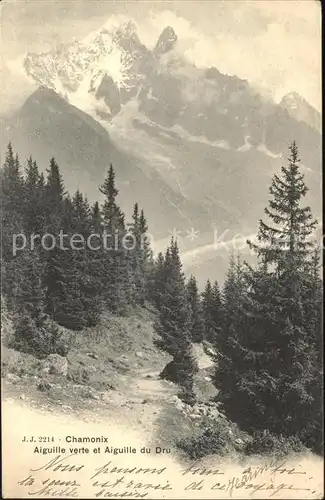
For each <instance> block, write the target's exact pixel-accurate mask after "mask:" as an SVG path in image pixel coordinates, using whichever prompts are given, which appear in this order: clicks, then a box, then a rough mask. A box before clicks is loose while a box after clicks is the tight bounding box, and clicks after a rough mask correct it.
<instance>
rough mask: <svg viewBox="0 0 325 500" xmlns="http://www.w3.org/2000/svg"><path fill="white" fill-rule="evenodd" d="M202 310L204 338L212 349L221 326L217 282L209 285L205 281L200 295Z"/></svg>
mask: <svg viewBox="0 0 325 500" xmlns="http://www.w3.org/2000/svg"><path fill="white" fill-rule="evenodd" d="M202 308H203V318H204V338H205V340H207V341H208V342H210V343H211V344H212V345H213V346H214V347H215V346H216V344H217V337H218V335H219V332H220V329H221V326H222V317H223V310H222V301H221V294H220V290H219V285H218V282H217V281H216V282H215V283H214V285H213V286H212V285H211V282H210V280H208V281H207V283H206V286H205V289H204V291H203V294H202Z"/></svg>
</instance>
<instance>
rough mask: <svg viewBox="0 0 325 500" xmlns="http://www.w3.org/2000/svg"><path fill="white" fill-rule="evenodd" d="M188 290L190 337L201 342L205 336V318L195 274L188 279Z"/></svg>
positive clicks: (193, 340)
mask: <svg viewBox="0 0 325 500" xmlns="http://www.w3.org/2000/svg"><path fill="white" fill-rule="evenodd" d="M186 291H187V301H188V304H189V308H190V338H191V340H192V342H198V343H199V342H202V340H203V336H204V319H203V311H202V304H201V300H200V296H199V292H198V286H197V282H196V278H195V277H194V276H193V275H192V276H190V279H189V280H188V283H187V286H186Z"/></svg>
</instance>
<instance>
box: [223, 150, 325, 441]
mask: <svg viewBox="0 0 325 500" xmlns="http://www.w3.org/2000/svg"><path fill="white" fill-rule="evenodd" d="M299 161H300V160H299V157H298V149H297V146H296V144H295V143H293V144H292V145H291V146H290V156H289V159H288V166H286V167H282V177H280V176H278V175H275V176H274V178H273V180H272V184H271V187H270V194H271V195H272V199H271V200H270V202H269V208H266V209H265V213H266V215H267V216H268V217H269V219H270V220H271V222H272V225H267V224H266V223H265V222H263V221H262V220H261V221H260V224H259V231H258V234H257V243H255V244H253V243H251V242H248V243H249V245H250V246H251V248H253V249H254V250H255V252H256V254H257V258H258V263H257V266H256V267H255V268H252V267H247V271H245V273H244V279H245V281H246V283H247V293H246V294H244V295H243V296H242V304H243V308H242V309H243V312H244V315H243V318H242V321H241V328H240V330H239V329H238V328H237V329H236V331H234V333H233V335H231V337H230V339H228V343H226V345H227V344H228V345H230V346H231V349H230V348H229V350H228V353H229V358H230V359H231V364H232V365H233V366H236V368H237V373H236V376H235V377H234V378H235V381H234V380H232V381H231V384H229V380H227V379H226V377H224V378H223V379H222V377H221V382H220V380H219V383H221V389H220V391H221V393H220V394H221V399H222V401H223V402H224V404H225V406H226V407H227V409H228V411H229V412H230V413H231V417H232V418H236V417H237V419H238V420H240V422H241V423H242V425H244V426H245V427H246V428H247V429H249V430H253V429H265V428H267V429H268V430H270V431H271V432H272V433H274V434H280V433H281V434H283V435H297V436H299V437H300V438H302V439H303V441H304V442H305V443H306V444H308V446H315V445H316V440H315V435H313V432H312V429H311V428H308V431H307V432H306V423H307V422H308V419H311V420H312V421H313V420H314V419H313V412H314V411H315V406H316V407H317V405H319V407H320V401H321V400H320V393H319V394H318V396H317V395H316V394H315V393H314V392H313V391H311V387H312V386H313V385H314V384H315V383H316V384H317V380H315V376H316V378H317V377H318V378H319V374H318V375H316V374H315V370H314V365H315V361H316V358H315V349H314V348H313V346H312V343H311V342H310V331H309V328H310V326H309V325H308V321H307V317H308V315H307V309H306V304H305V303H304V300H303V299H304V294H305V292H304V290H306V286H307V285H308V283H310V272H309V271H308V270H309V269H310V261H311V255H312V247H313V243H312V242H311V241H310V235H311V234H312V232H313V230H314V228H315V226H316V222H315V221H314V220H313V218H312V215H311V211H310V208H309V207H301V200H302V198H303V197H304V196H305V194H306V192H307V187H306V185H305V183H304V180H303V175H302V174H301V173H300V171H299ZM219 375H220V373H219ZM219 379H220V377H219ZM236 405H237V410H236ZM238 408H240V411H239V410H238ZM236 414H237V415H236ZM312 441H313V442H312Z"/></svg>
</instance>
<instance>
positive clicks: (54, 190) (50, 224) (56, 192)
mask: <svg viewBox="0 0 325 500" xmlns="http://www.w3.org/2000/svg"><path fill="white" fill-rule="evenodd" d="M65 194H66V192H65V189H64V183H63V179H62V175H61V173H60V169H59V166H58V164H57V163H56V161H55V159H54V158H52V159H51V161H50V167H49V169H47V179H46V185H45V199H44V203H45V205H44V212H45V216H46V218H45V225H46V230H47V232H49V233H52V234H54V235H55V234H58V233H59V231H60V230H61V229H62V224H61V222H62V221H61V217H62V203H63V199H64V196H65Z"/></svg>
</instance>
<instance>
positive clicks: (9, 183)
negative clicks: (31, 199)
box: [1, 143, 24, 261]
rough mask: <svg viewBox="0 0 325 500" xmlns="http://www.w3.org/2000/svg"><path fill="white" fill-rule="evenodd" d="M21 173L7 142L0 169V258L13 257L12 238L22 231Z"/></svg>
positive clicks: (18, 163)
mask: <svg viewBox="0 0 325 500" xmlns="http://www.w3.org/2000/svg"><path fill="white" fill-rule="evenodd" d="M23 213H24V207H23V175H22V172H21V165H20V162H19V158H18V156H14V153H13V150H12V145H11V143H9V144H8V147H7V152H6V157H5V162H4V164H3V166H2V169H1V232H2V235H1V246H2V252H1V253H2V259H3V260H4V261H9V260H11V259H13V258H14V256H13V252H12V238H13V235H14V234H20V233H22V232H23Z"/></svg>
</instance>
